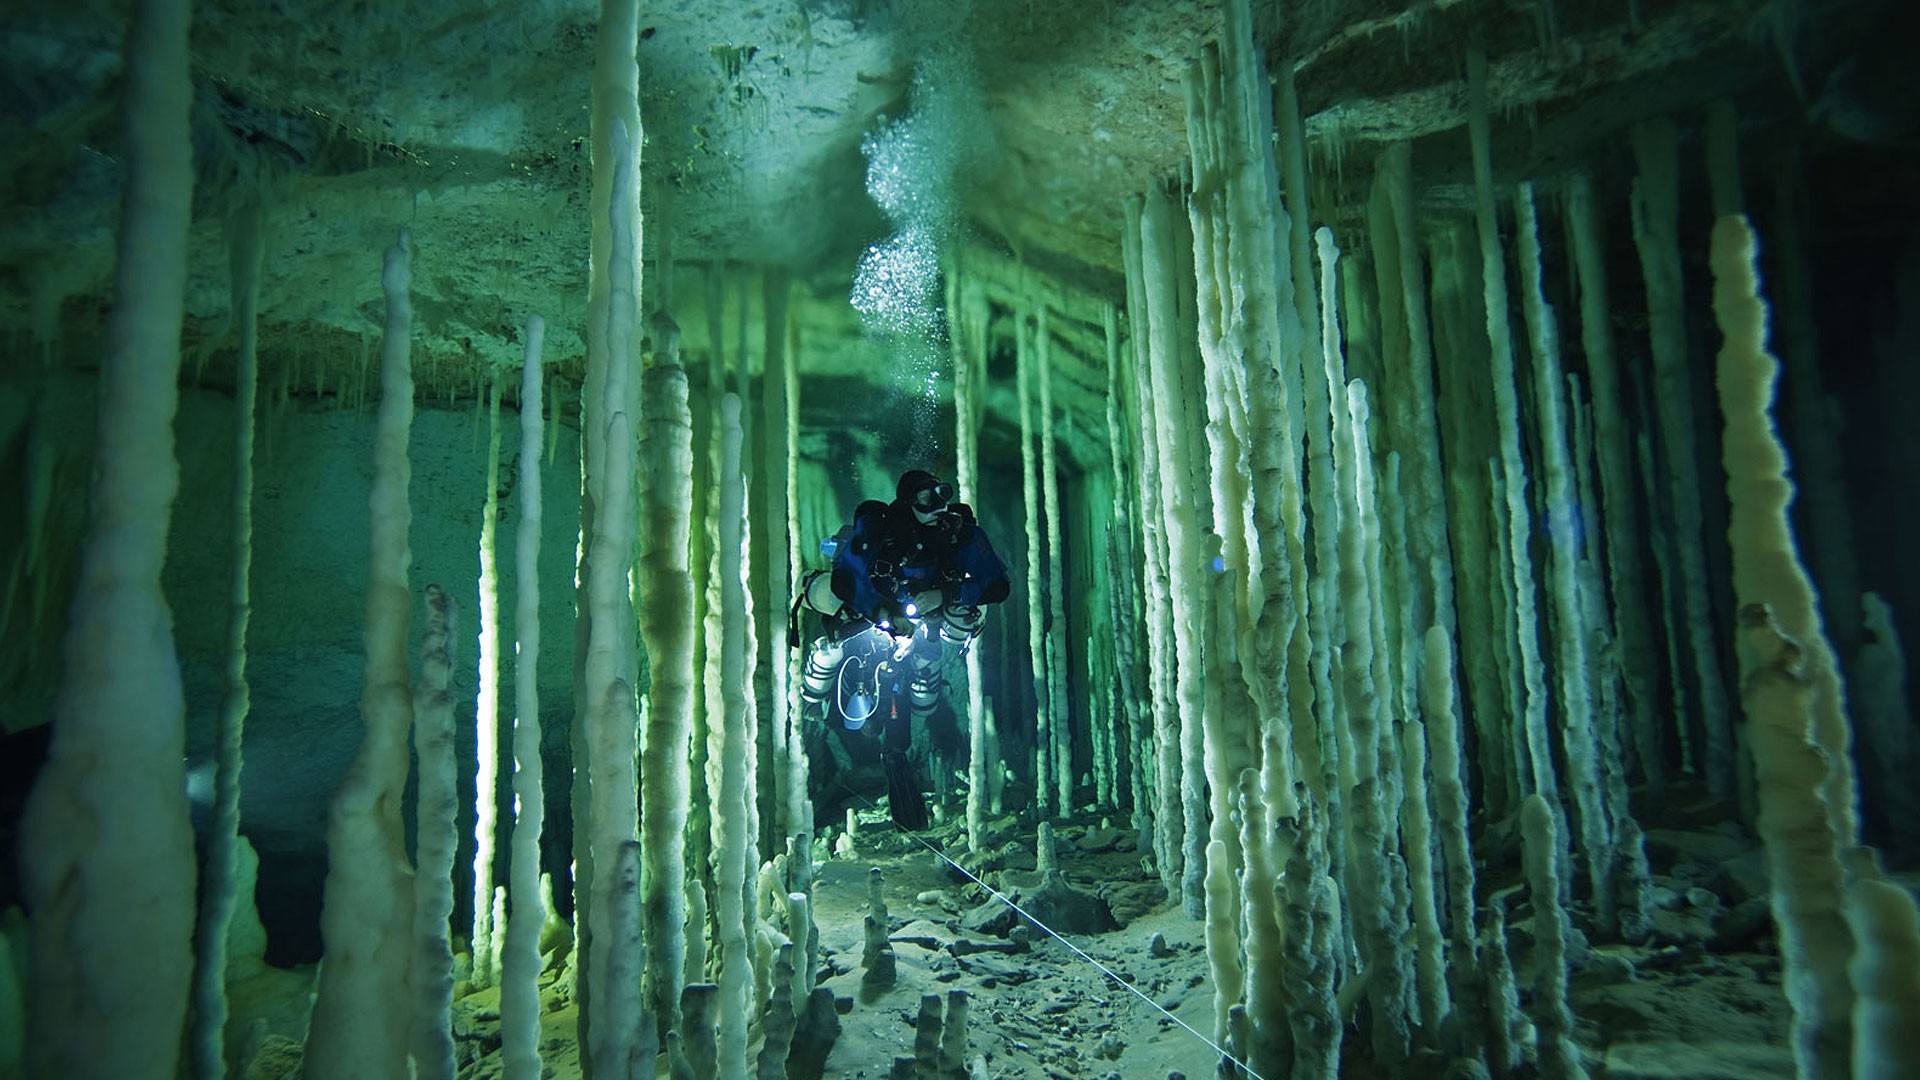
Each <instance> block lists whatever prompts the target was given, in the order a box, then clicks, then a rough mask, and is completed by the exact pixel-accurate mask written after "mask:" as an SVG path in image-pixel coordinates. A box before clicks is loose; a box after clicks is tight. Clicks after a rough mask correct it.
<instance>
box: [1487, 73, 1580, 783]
mask: <svg viewBox="0 0 1920 1080" xmlns="http://www.w3.org/2000/svg"><path fill="white" fill-rule="evenodd" d="M1467 82H1468V87H1469V91H1468V93H1469V97H1470V98H1471V107H1470V111H1469V113H1468V129H1469V133H1470V134H1471V136H1472V141H1473V176H1474V188H1475V192H1476V196H1477V210H1476V214H1475V217H1476V221H1477V224H1478V227H1479V234H1480V276H1481V288H1482V289H1483V290H1484V291H1485V294H1486V316H1487V342H1488V344H1489V346H1490V347H1491V350H1492V359H1493V365H1492V372H1491V374H1492V377H1493V400H1494V418H1495V421H1496V423H1497V424H1498V426H1499V431H1500V437H1499V447H1500V472H1501V476H1502V477H1503V479H1504V481H1505V491H1504V498H1505V501H1506V518H1507V520H1506V525H1507V545H1508V551H1507V557H1508V560H1509V562H1508V573H1507V578H1508V581H1507V584H1508V586H1509V587H1510V588H1512V589H1513V622H1512V630H1513V633H1514V635H1515V641H1516V643H1517V646H1518V655H1517V656H1516V657H1515V663H1516V664H1517V665H1518V666H1519V668H1520V670H1519V671H1518V672H1515V673H1514V674H1515V676H1516V677H1518V679H1520V680H1521V682H1520V687H1521V690H1522V695H1523V696H1522V698H1521V710H1520V715H1521V716H1522V717H1523V718H1524V724H1525V727H1524V730H1525V732H1526V747H1527V761H1528V763H1529V765H1530V766H1531V769H1530V772H1531V776H1532V780H1533V790H1534V791H1538V792H1540V793H1541V794H1542V795H1544V796H1546V798H1547V801H1548V802H1556V801H1557V800H1558V798H1559V784H1558V782H1556V780H1555V779H1554V773H1553V754H1552V750H1551V748H1550V747H1549V746H1548V745H1547V685H1546V669H1545V666H1544V665H1543V664H1542V662H1541V659H1540V620H1539V615H1538V612H1537V610H1536V608H1535V605H1534V580H1533V554H1532V552H1531V550H1530V549H1529V546H1528V545H1529V541H1530V538H1531V535H1532V532H1533V527H1532V526H1533V515H1532V513H1531V511H1530V510H1529V509H1528V506H1527V469H1526V463H1525V461H1524V459H1523V458H1522V457H1521V444H1522V442H1524V439H1523V437H1522V435H1521V431H1520V399H1519V390H1518V387H1517V385H1516V382H1515V376H1514V370H1513V337H1512V335H1511V334H1510V332H1509V330H1508V327H1507V271H1506V256H1505V252H1504V250H1503V249H1502V247H1501V245H1500V220H1499V211H1498V209H1497V208H1496V205H1495V203H1494V198H1493V157H1492V154H1493V151H1492V137H1491V135H1490V133H1489V131H1488V127H1489V121H1488V116H1487V54H1486V49H1485V47H1484V46H1483V45H1481V44H1480V43H1479V42H1478V41H1476V42H1475V43H1474V45H1473V47H1472V49H1471V50H1470V51H1469V52H1468V55H1467Z"/></svg>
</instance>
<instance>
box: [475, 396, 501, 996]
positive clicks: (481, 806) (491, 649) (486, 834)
mask: <svg viewBox="0 0 1920 1080" xmlns="http://www.w3.org/2000/svg"><path fill="white" fill-rule="evenodd" d="M499 525H500V380H499V379H498V378H497V377H495V378H492V379H489V380H488V385H487V489H486V497H485V500H484V501H483V502H482V503H481V506H480V587H479V593H480V611H479V615H480V692H479V694H478V695H477V696H476V698H475V699H474V709H473V745H474V760H475V762H476V763H477V768H476V769H475V770H474V777H473V938H472V948H471V949H470V950H469V952H468V955H469V956H471V957H472V958H473V973H472V975H471V976H470V978H471V980H472V983H473V985H474V986H475V987H484V986H492V985H493V980H494V975H495V972H494V971H493V965H492V963H491V960H490V958H491V957H492V955H493V853H494V835H495V828H494V826H495V820H496V818H497V816H498V810H499V800H498V799H497V798H496V796H497V795H498V793H499V789H500V567H499V562H498V559H497V557H496V555H495V552H494V536H495V534H496V532H497V531H498V529H499Z"/></svg>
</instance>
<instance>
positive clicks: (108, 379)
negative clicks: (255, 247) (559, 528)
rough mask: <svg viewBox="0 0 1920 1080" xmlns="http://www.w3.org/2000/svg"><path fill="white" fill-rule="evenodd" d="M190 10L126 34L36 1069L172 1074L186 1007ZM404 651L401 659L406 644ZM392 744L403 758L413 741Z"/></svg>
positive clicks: (26, 889) (41, 828)
mask: <svg viewBox="0 0 1920 1080" xmlns="http://www.w3.org/2000/svg"><path fill="white" fill-rule="evenodd" d="M188 22H189V5H188V4H187V3H185V2H170V0H142V2H140V3H137V4H135V5H134V6H133V11H132V15H131V21H130V23H129V24H128V27H127V30H126V35H125V40H126V69H125V86H124V87H123V88H122V93H123V94H124V98H123V101H124V104H123V127H122V132H123V134H124V135H125V141H124V144H123V149H122V156H121V160H122V161H123V163H124V165H125V186H126V195H125V210H124V213H123V214H122V217H121V222H120V233H119V237H118V239H117V241H116V252H115V256H116V262H115V270H114V276H115V284H114V297H115V300H114V306H113V310H112V313H111V314H110V315H109V316H108V324H107V348H106V355H105V357H104V359H103V362H102V365H101V370H100V375H99V396H100V406H99V418H98V431H97V436H96V443H95V446H96V451H95V456H94V465H93V470H94V471H93V481H94V483H93V492H92V496H91V500H90V510H89V523H88V531H87V535H86V538H85V540H84V541H83V547H82V550H81V553H80V569H79V574H78V579H77V581H76V584H75V586H74V592H73V595H74V596H75V598H76V603H75V604H74V605H73V608H72V611H71V613H70V618H69V623H68V628H67V632H66V639H65V643H64V645H63V647H62V657H63V665H64V672H63V675H62V677H61V681H60V684H59V689H58V690H57V691H56V696H55V698H54V702H53V707H52V721H51V728H52V735H51V738H50V742H49V744H48V751H47V761H46V764H45V765H44V766H43V767H42V769H41V772H40V776H39V779H38V781H37V782H36V783H35V785H34V790H33V793H32V795H31V796H30V797H29V799H28V801H27V806H26V809H25V811H24V813H23V817H22V820H21V823H20V847H19V855H20V867H21V885H22V890H21V892H22V896H23V898H24V899H25V901H26V904H27V906H28V908H29V909H30V910H32V911H33V913H34V917H33V926H32V932H33V954H32V960H31V964H30V965H29V966H30V968H31V970H30V971H29V980H30V981H29V985H28V988H27V992H26V993H27V1001H28V1005H29V1008H30V1009H31V1010H32V1013H31V1017H30V1020H29V1024H30V1030H31V1031H32V1032H33V1037H32V1039H31V1040H30V1044H29V1046H28V1049H27V1060H28V1068H29V1074H30V1075H35V1076H62V1077H170V1076H172V1075H174V1072H175V1069H176V1067H177V1064H178V1059H179V1056H180V1048H181V1045H180V1044H181V1033H182V1030H183V1028H184V1025H185V1020H186V1005H187V995H188V989H189V985H190V970H191V967H192V955H191V951H190V950H191V945H190V939H191V937H192V933H193V918H194V915H193V889H194V883H193V836H192V831H191V829H190V827H189V825H188V821H187V814H188V808H187V802H186V798H185V791H186V775H185V768H184V766H183V764H182V758H183V743H184V739H185V735H184V726H185V725H184V717H185V706H184V704H183V700H182V694H181V687H180V673H179V668H178V664H177V662H176V660H175V658H174V655H173V645H172V633H171V629H170V625H171V624H170V618H171V617H170V615H169V613H168V609H167V604H166V599H165V597H164V596H163V595H162V593H161V589H160V576H161V565H162V563H163V562H164V559H165V553H166V546H167V527H168V522H169V519H170V517H171V513H172V506H173V500H174V496H175V494H176V493H177V492H178V490H179V466H178V464H177V463H176V461H175V457H174V450H173V445H174V444H173V434H172V427H171V425H172V423H173V419H174V412H175V409H176V406H177V404H178V400H179V396H178V395H179V391H178V389H177V385H176V384H177V378H178V375H179V370H180V348H179V341H180V326H181V304H182V298H183V296H184V292H185V287H186V265H185V264H186V251H187V232H188V224H189V218H190V215H191V202H192V191H193V165H192V161H191V157H192V155H191V143H192V140H191V138H190V133H189V123H188V113H189V109H190V106H191V101H192V97H193V91H192V88H191V86H190V80H189V76H188V55H187V37H188V33H187V31H188ZM403 588H404V586H403ZM402 636H404V632H403V635H402ZM400 663H401V669H402V671H403V672H404V670H405V665H406V660H405V657H404V654H403V655H402V657H401V661H400ZM402 738H404V736H402ZM400 759H401V762H402V768H403V769H404V767H405V765H404V763H405V760H406V751H405V749H404V747H403V748H402V749H401V751H400ZM377 932H378V931H377V930H376V929H374V928H368V929H367V930H365V931H363V933H364V934H369V935H370V934H372V933H377ZM393 1048H394V1049H395V1050H398V1049H399V1041H398V1038H397V1037H396V1039H395V1042H394V1044H393Z"/></svg>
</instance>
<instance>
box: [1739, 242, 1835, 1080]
mask: <svg viewBox="0 0 1920 1080" xmlns="http://www.w3.org/2000/svg"><path fill="white" fill-rule="evenodd" d="M1753 251H1754V241H1753V233H1752V231H1751V230H1750V229H1749V228H1748V226H1747V223H1746V219H1744V218H1739V217H1728V218H1722V219H1721V220H1720V222H1719V223H1718V224H1717V225H1715V226H1714V233H1713V271H1714V290H1713V305H1714V314H1715V317H1716V318H1717V319H1718V320H1719V323H1720V330H1721V333H1722V334H1724V335H1725V338H1726V340H1725V343H1724V344H1723V345H1722V346H1721V349H1720V356H1719V365H1718V370H1719V378H1718V383H1719V387H1720V407H1721V410H1722V412H1723V413H1724V414H1725V416H1726V424H1727V426H1726V432H1725V436H1724V443H1723V449H1722V461H1723V463H1724V464H1725V466H1726V470H1727V495H1728V501H1729V502H1730V503H1731V505H1732V516H1731V518H1730V520H1729V523H1728V537H1729V540H1730V541H1731V544H1732V547H1733V584H1734V593H1735V595H1736V596H1737V597H1738V599H1739V602H1740V625H1741V650H1740V674H1741V680H1742V685H1741V689H1740V700H1741V705H1742V708H1743V709H1744V710H1745V712H1746V716H1747V725H1748V730H1749V735H1748V738H1749V740H1750V741H1751V744H1752V748H1753V761H1754V780H1755V786H1756V788H1757V789H1758V795H1759V802H1760V817H1759V821H1758V823H1757V826H1758V831H1759V833H1760V838H1761V840H1762V841H1763V842H1764V843H1765V845H1766V851H1767V864H1768V871H1769V877H1770V878H1771V883H1772V898H1773V913H1774V922H1775V923H1776V924H1777V925H1778V927H1779V932H1780V956H1781V960H1782V961H1783V964H1784V967H1785V972H1784V975H1785V982H1786V990H1787V1000H1788V1001H1789V1002H1791V1003H1792V1005H1793V1014H1794V1030H1793V1051H1794V1060H1795V1062H1796V1063H1797V1064H1798V1065H1799V1070H1800V1075H1801V1076H1803V1077H1817V1078H1820V1080H1826V1078H1830V1077H1832V1078H1838V1077H1846V1076H1848V1075H1850V1074H1851V1071H1852V1060H1853V1051H1852V1037H1853V1033H1852V1030H1851V1022H1852V1009H1853V997H1854V990H1853V986H1852V984H1851V983H1850V982H1849V980H1848V973H1847V960H1848V957H1849V954H1850V953H1851V952H1852V951H1853V948H1854V942H1853V936H1852V933H1851V932H1850V931H1849V929H1848V927H1847V923H1846V919H1845V916H1844V915H1843V913H1842V911H1841V898H1842V896H1843V892H1842V888H1841V869H1840V852H1841V850H1842V849H1843V848H1845V847H1847V846H1849V845H1851V844H1852V843H1853V841H1854V839H1855V837H1854V832H1853V808H1852V806H1851V804H1850V803H1844V802H1842V803H1836V802H1835V801H1834V799H1833V797H1832V796H1833V793H1835V792H1847V793H1849V794H1850V793H1851V791H1852V772H1853V764H1852V760H1851V758H1850V757H1849V755H1848V752H1847V750H1848V747H1847V740H1848V727H1847V720H1846V713H1845V708H1846V702H1845V700H1844V691H1843V689H1842V687H1841V684H1840V678H1839V671H1838V669H1837V668H1836V667H1835V664H1834V657H1833V652H1832V650H1831V648H1830V647H1829V646H1828V644H1827V639H1826V634H1825V631H1824V629H1823V627H1822V626H1821V620H1820V613H1819V608H1818V605H1817V603H1816V597H1815V594H1814V590H1813V583H1812V582H1811V581H1810V580H1809V579H1808V578H1807V575H1806V571H1805V569H1804V568H1802V566H1801V565H1800V558H1799V550H1798V546H1797V544H1796V542H1795V540H1794V536H1793V531H1792V528H1791V526H1790V525H1789V523H1788V520H1787V507H1788V504H1789V503H1790V502H1791V501H1792V498H1793V485H1792V483H1791V481H1789V480H1788V478H1787V475H1786V472H1787V457H1786V453H1785V450H1784V449H1783V448H1782V447H1781V445H1780V441H1779V439H1778V437H1777V436H1776V435H1775V434H1774V431H1773V423H1772V419H1771V417H1770V415H1769V412H1770V409H1771V407H1772V404H1773V385H1774V380H1775V378H1776V377H1777V375H1778V371H1779V362H1778V361H1776V360H1775V359H1774V357H1773V355H1772V354H1771V353H1769V352H1768V351H1767V343H1766V307H1765V304H1764V303H1763V302H1762V301H1761V299H1760V297H1759V279H1758V277H1757V275H1756V273H1755V271H1754V266H1753ZM1836 774H1838V775H1836Z"/></svg>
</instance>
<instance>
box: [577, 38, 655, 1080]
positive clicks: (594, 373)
mask: <svg viewBox="0 0 1920 1080" xmlns="http://www.w3.org/2000/svg"><path fill="white" fill-rule="evenodd" d="M639 42H640V10H639V3H638V0H601V3H600V21H599V25H598V27H597V28H596V30H595V32H594V51H593V83H592V86H593V96H592V106H591V109H590V112H589V115H588V125H589V129H590V132H589V133H590V135H591V142H592V147H591V150H592V162H593V182H592V185H591V187H590V189H589V192H588V199H587V228H588V230H589V234H588V252H587V320H586V323H587V324H586V339H587V358H586V371H585V377H584V379H583V380H582V382H581V387H580V477H581V494H580V546H579V556H578V560H577V570H576V581H577V593H578V596H577V598H576V607H575V611H576V612H577V614H576V616H575V620H574V635H573V636H574V642H573V645H574V649H573V652H574V661H573V663H574V673H573V681H574V703H573V707H574V724H573V730H574V738H573V753H574V758H573V766H574V783H573V798H572V803H573V824H574V828H573V835H574V845H573V848H574V851H573V854H574V882H573V893H574V897H573V911H574V919H573V922H574V950H573V955H574V960H573V963H574V973H575V985H574V1002H575V1004H576V1005H577V1006H578V1008H579V1024H578V1042H579V1045H580V1063H581V1068H582V1071H585V1072H591V1071H592V1069H593V1046H594V1038H595V1037H594V1033H593V1023H594V1020H595V1018H596V1016H597V1014H598V1012H599V1008H598V1006H597V1005H596V1004H595V1003H594V1001H593V992H594V990H595V989H596V983H597V982H599V979H598V977H597V976H596V975H595V974H594V972H593V964H594V963H595V962H596V960H597V959H598V957H599V956H600V955H601V954H602V953H603V952H604V950H603V949H602V948H601V947H600V946H599V945H597V944H596V943H595V941H594V935H595V932H596V926H597V923H598V921H599V920H598V919H597V917H596V916H595V914H594V911H593V904H594V900H595V898H596V896H598V895H599V894H601V893H603V892H605V888H604V886H603V885H601V884H600V883H599V882H598V881H597V880H596V878H597V877H598V876H599V868H598V867H597V866H596V864H595V858H594V850H595V840H596V836H595V832H594V829H593V827H592V821H593V809H592V803H593V795H592V774H593V757H594V753H593V746H592V741H593V736H592V734H591V732H590V730H589V729H591V728H593V726H594V725H593V723H592V717H593V716H595V714H596V710H598V709H599V708H600V707H601V705H602V702H601V701H600V700H599V699H598V698H597V697H596V696H595V693H596V686H595V685H593V684H591V683H590V682H589V679H588V675H587V667H588V657H589V655H590V654H591V652H592V647H593V640H592V639H593V633H592V623H593V611H594V609H595V603H594V600H593V598H592V596H591V592H592V589H593V581H594V579H595V572H594V568H593V565H592V564H593V558H594V545H593V543H592V539H593V536H594V531H595V529H596V528H597V527H598V518H599V516H600V514H601V513H602V509H601V505H600V504H601V500H602V491H601V489H602V487H603V486H604V483H605V481H606V479H607V478H608V477H609V476H615V477H619V478H620V479H621V480H622V482H623V483H624V482H625V480H626V478H628V477H630V476H631V475H632V470H631V468H629V469H628V471H627V472H625V473H610V472H609V471H608V470H607V467H606V460H605V453H606V448H607V440H606V434H607V425H608V420H609V416H610V413H611V411H612V410H614V409H618V408H622V407H624V406H623V404H622V403H621V402H618V401H613V400H610V399H609V398H608V397H607V396H606V394H605V393H604V391H605V389H606V382H607V368H608V362H609V360H610V359H611V358H612V357H613V353H612V351H611V349H610V348H609V344H608V341H607V332H608V329H609V322H608V311H609V309H610V308H611V306H612V301H613V295H614V290H615V287H616V285H617V286H619V287H620V288H622V289H626V288H629V287H630V288H631V290H632V292H633V293H634V295H635V296H638V295H639V291H640V290H639V281H640V263H639V256H638V253H637V252H638V248H639V239H640V222H639V214H640V208H639V201H638V198H639V195H638V193H639V185H638V181H637V180H634V181H631V182H630V184H629V185H628V186H629V188H630V189H631V190H630V191H620V190H617V185H616V183H615V180H616V175H615V173H616V166H617V165H619V164H621V162H622V160H623V159H624V160H625V163H626V164H627V165H628V166H630V167H631V166H632V165H633V159H634V158H636V157H637V156H638V150H637V149H635V148H634V146H632V145H630V146H628V147H627V148H626V149H625V150H624V151H622V152H618V153H616V151H615V145H614V130H615V128H616V127H619V128H621V129H622V130H624V132H625V133H626V138H627V141H628V142H629V143H630V144H637V141H638V139H637V136H638V135H639V132H640V67H639V64H638V62H637V60H636V58H635V57H636V51H637V49H638V48H639ZM629 195H631V197H632V200H633V201H632V202H631V203H629V204H628V207H627V208H626V211H625V213H626V214H627V216H625V217H623V218H617V217H616V214H615V204H616V203H617V202H621V201H623V200H625V199H627V198H628V197H629ZM616 220H626V221H628V222H629V227H628V228H626V229H625V230H619V229H616V227H615V222H616ZM621 247H625V248H627V250H628V251H629V252H630V255H629V257H628V258H626V259H625V260H624V261H623V265H624V267H625V270H624V276H625V277H626V279H627V281H626V282H624V283H623V282H616V281H615V278H614V275H613V273H612V272H611V270H612V268H611V261H612V257H613V253H614V251H615V250H616V249H617V248H621ZM620 359H621V360H622V362H627V361H628V360H630V358H629V357H625V356H622V357H620ZM631 430H632V429H631V426H630V425H629V427H628V431H629V432H631ZM623 565H624V560H623ZM609 625H611V624H609ZM602 645H603V647H607V646H606V643H605V642H604V641H603V642H602ZM622 670H628V669H622ZM598 689H600V690H604V684H602V685H600V686H599V687H598ZM608 854H609V857H610V856H611V852H609V853H608ZM605 871H606V873H609V874H610V873H612V872H613V866H612V865H611V863H609V864H608V865H607V866H606V868H605Z"/></svg>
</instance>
